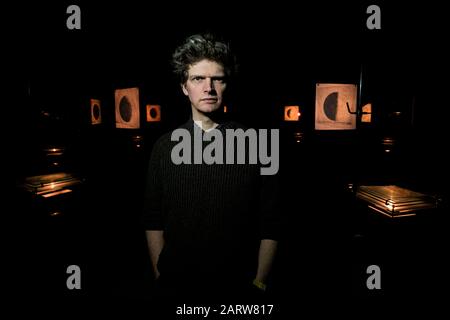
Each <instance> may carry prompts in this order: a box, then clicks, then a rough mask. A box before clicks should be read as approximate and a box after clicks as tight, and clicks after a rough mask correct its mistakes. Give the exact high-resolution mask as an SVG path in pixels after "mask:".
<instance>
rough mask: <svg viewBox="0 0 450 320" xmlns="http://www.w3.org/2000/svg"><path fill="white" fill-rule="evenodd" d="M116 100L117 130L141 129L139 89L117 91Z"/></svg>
mask: <svg viewBox="0 0 450 320" xmlns="http://www.w3.org/2000/svg"><path fill="white" fill-rule="evenodd" d="M114 98H115V112H116V128H126V129H139V119H140V118H139V89H138V88H127V89H116V90H115V92H114Z"/></svg>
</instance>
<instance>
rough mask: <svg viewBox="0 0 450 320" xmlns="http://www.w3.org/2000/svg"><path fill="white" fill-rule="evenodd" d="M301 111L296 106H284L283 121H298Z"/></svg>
mask: <svg viewBox="0 0 450 320" xmlns="http://www.w3.org/2000/svg"><path fill="white" fill-rule="evenodd" d="M300 116H301V113H300V111H299V107H298V106H286V107H284V121H299V120H300Z"/></svg>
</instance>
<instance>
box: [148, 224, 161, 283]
mask: <svg viewBox="0 0 450 320" xmlns="http://www.w3.org/2000/svg"><path fill="white" fill-rule="evenodd" d="M163 233H164V231H162V230H146V231H145V235H146V237H147V244H148V250H149V251H150V260H151V262H152V267H153V272H154V273H155V279H158V277H159V271H158V259H159V254H160V253H161V250H162V248H163V246H164V237H163Z"/></svg>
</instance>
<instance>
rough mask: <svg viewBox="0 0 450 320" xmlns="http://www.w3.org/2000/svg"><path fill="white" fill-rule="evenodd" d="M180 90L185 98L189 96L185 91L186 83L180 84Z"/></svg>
mask: <svg viewBox="0 0 450 320" xmlns="http://www.w3.org/2000/svg"><path fill="white" fill-rule="evenodd" d="M181 89H182V90H183V93H184V95H185V96H188V95H189V92H188V91H187V89H186V83H182V84H181Z"/></svg>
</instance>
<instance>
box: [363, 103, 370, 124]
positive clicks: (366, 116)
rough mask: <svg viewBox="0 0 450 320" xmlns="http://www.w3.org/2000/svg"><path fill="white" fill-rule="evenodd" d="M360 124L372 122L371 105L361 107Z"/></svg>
mask: <svg viewBox="0 0 450 320" xmlns="http://www.w3.org/2000/svg"><path fill="white" fill-rule="evenodd" d="M361 122H372V104H371V103H367V104H365V105H364V106H363V107H362V115H361Z"/></svg>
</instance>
